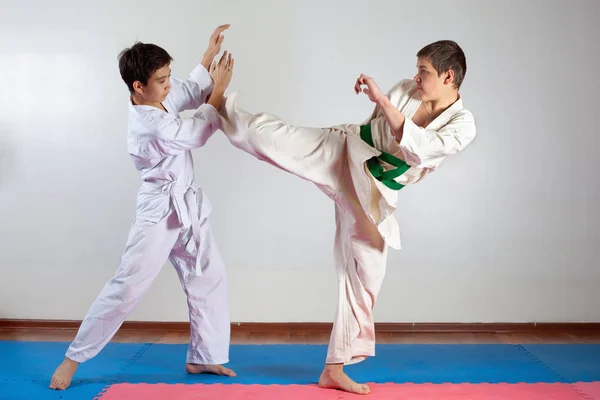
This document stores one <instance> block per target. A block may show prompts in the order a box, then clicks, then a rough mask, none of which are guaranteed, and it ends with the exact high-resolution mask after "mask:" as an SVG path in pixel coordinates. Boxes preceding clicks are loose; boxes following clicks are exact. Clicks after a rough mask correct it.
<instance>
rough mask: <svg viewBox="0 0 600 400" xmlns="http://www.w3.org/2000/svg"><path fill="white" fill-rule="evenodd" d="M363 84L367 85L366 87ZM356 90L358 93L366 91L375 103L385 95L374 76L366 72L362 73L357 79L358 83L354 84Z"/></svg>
mask: <svg viewBox="0 0 600 400" xmlns="http://www.w3.org/2000/svg"><path fill="white" fill-rule="evenodd" d="M363 86H366V88H363ZM354 91H355V92H356V94H359V93H360V92H364V94H366V95H367V96H369V100H371V101H372V102H373V103H378V102H379V101H380V100H381V98H382V97H385V95H384V94H383V92H382V91H381V89H379V86H377V84H376V83H375V81H374V80H373V78H371V77H370V76H367V75H365V74H360V76H359V77H358V79H357V80H356V83H355V84H354Z"/></svg>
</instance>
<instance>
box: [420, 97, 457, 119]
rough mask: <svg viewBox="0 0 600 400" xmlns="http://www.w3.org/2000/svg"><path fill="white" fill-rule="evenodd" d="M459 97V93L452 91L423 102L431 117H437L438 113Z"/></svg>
mask: <svg viewBox="0 0 600 400" xmlns="http://www.w3.org/2000/svg"><path fill="white" fill-rule="evenodd" d="M459 98H460V95H459V94H458V92H457V91H453V92H452V93H449V94H448V95H446V96H443V97H442V98H440V99H438V100H432V101H427V102H424V103H425V104H424V105H425V107H426V109H427V110H428V111H429V112H430V113H431V115H432V116H433V118H437V116H438V115H440V114H441V113H443V112H444V111H446V110H447V109H448V108H449V107H450V106H451V105H452V104H454V103H456V101H457V100H458V99H459Z"/></svg>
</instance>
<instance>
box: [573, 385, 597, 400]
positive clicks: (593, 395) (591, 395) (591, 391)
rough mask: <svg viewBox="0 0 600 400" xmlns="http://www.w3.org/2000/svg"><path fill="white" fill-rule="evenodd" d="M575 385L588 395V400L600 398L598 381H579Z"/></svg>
mask: <svg viewBox="0 0 600 400" xmlns="http://www.w3.org/2000/svg"><path fill="white" fill-rule="evenodd" d="M575 387H577V389H579V391H581V392H583V393H585V394H586V395H587V396H588V400H589V399H593V400H600V382H589V383H588V382H581V383H577V384H575Z"/></svg>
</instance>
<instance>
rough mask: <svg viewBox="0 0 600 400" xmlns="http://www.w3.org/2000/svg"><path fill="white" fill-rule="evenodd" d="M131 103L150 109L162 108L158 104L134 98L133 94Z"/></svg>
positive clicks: (137, 97)
mask: <svg viewBox="0 0 600 400" xmlns="http://www.w3.org/2000/svg"><path fill="white" fill-rule="evenodd" d="M131 102H132V103H133V104H135V105H136V106H151V107H156V108H159V109H161V110H162V109H163V106H162V104H161V103H160V102H148V101H144V99H142V98H140V97H139V96H136V95H135V94H133V95H131Z"/></svg>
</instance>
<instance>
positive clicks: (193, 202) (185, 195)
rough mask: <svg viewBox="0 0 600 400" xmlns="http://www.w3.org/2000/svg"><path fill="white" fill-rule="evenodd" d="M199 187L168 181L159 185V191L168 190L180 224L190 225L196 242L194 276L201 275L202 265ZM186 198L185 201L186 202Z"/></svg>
mask: <svg viewBox="0 0 600 400" xmlns="http://www.w3.org/2000/svg"><path fill="white" fill-rule="evenodd" d="M198 190H200V188H198V187H196V186H192V185H185V184H180V183H176V182H169V183H167V184H165V185H162V186H160V191H161V192H163V193H164V192H168V193H169V194H170V197H171V203H172V204H173V208H175V212H176V213H177V217H178V220H179V222H180V223H181V225H182V226H190V227H191V229H192V235H193V237H194V242H195V243H196V265H195V268H194V270H193V271H191V272H192V273H194V275H196V276H200V275H202V265H200V255H199V254H198V253H199V252H200V220H199V218H198V214H199V212H200V210H198V209H197V208H198V206H197V204H198V201H197V199H196V194H197V192H198ZM186 200H187V202H186Z"/></svg>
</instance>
